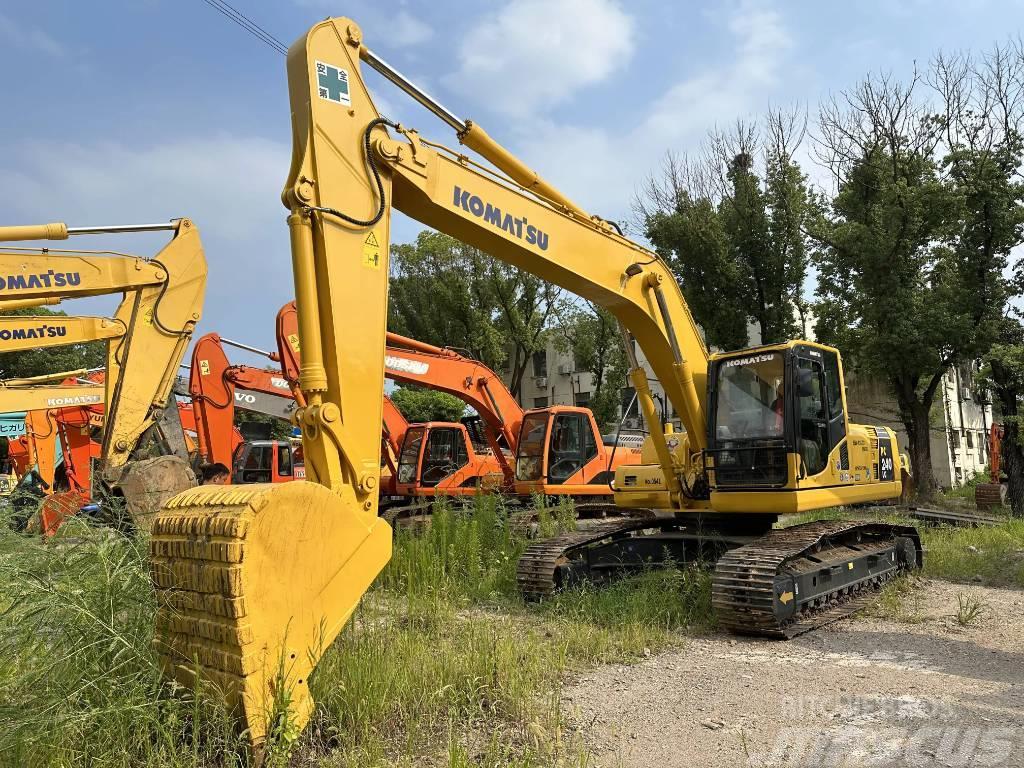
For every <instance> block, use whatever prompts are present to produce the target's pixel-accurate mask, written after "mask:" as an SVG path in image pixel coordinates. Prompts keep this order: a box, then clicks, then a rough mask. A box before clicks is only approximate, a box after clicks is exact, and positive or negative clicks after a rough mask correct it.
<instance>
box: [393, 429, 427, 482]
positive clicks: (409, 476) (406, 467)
mask: <svg viewBox="0 0 1024 768" xmlns="http://www.w3.org/2000/svg"><path fill="white" fill-rule="evenodd" d="M421 445H423V430H422V429H410V430H409V431H408V432H406V433H405V442H404V443H402V454H401V456H400V457H399V460H398V482H400V483H414V482H416V465H417V464H419V460H420V446H421Z"/></svg>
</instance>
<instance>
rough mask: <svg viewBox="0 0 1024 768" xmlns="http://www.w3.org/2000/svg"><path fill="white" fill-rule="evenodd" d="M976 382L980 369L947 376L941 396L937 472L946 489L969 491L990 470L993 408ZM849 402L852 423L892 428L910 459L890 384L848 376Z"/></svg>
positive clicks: (934, 446) (934, 432) (935, 419)
mask: <svg viewBox="0 0 1024 768" xmlns="http://www.w3.org/2000/svg"><path fill="white" fill-rule="evenodd" d="M976 378H977V368H976V367H975V366H966V367H962V368H954V369H952V370H951V371H949V372H948V373H947V374H946V375H945V376H943V378H942V383H941V384H939V390H938V392H937V393H936V396H935V404H934V406H933V407H932V413H931V419H930V429H931V452H932V470H933V471H934V473H935V481H936V482H937V483H938V484H939V485H940V486H941V487H943V488H953V487H956V486H960V485H963V484H964V483H965V482H966V481H968V480H970V479H971V478H973V477H974V476H975V475H976V474H977V473H978V472H984V471H985V469H986V467H987V465H988V430H989V427H991V426H992V406H991V405H990V404H987V403H986V404H981V403H979V402H978V398H977V385H976ZM846 401H847V408H848V409H849V412H850V418H851V419H852V420H854V421H857V422H859V423H861V424H879V425H884V426H887V427H890V428H891V429H892V430H893V431H894V432H895V433H896V439H897V442H898V443H899V447H900V451H901V452H903V453H908V444H909V441H908V439H907V433H906V430H905V429H904V428H903V423H902V422H901V421H900V418H899V409H898V408H897V406H896V401H895V399H894V398H893V397H892V395H891V394H890V393H889V389H888V386H887V385H886V384H885V383H884V382H881V381H878V380H873V379H867V378H865V377H859V376H857V375H856V374H852V373H850V372H849V371H847V382H846Z"/></svg>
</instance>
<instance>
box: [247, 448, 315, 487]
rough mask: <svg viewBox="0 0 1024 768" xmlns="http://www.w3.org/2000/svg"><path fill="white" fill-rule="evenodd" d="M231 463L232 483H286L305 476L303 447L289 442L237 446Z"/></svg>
mask: <svg viewBox="0 0 1024 768" xmlns="http://www.w3.org/2000/svg"><path fill="white" fill-rule="evenodd" d="M231 463H232V465H233V467H232V473H231V482H232V483H242V484H246V483H286V482H289V481H291V480H301V479H302V478H304V477H305V476H306V474H305V466H304V465H303V461H302V444H301V443H296V442H295V441H291V440H250V441H249V442H245V443H240V444H239V445H238V447H237V448H236V449H235V455H234V458H233V460H232V462H231Z"/></svg>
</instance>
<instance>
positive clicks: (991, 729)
mask: <svg viewBox="0 0 1024 768" xmlns="http://www.w3.org/2000/svg"><path fill="white" fill-rule="evenodd" d="M958 595H970V596H972V597H973V598H975V599H978V600H980V601H981V602H982V604H983V610H982V612H981V614H980V616H978V617H977V618H976V619H974V620H973V621H972V622H971V623H970V624H969V625H968V626H961V625H960V624H959V623H958V622H957V620H956V618H955V617H956V614H957V612H958V599H957V598H958ZM904 609H905V611H904V612H901V614H900V615H901V617H902V620H900V621H896V620H894V619H892V618H878V617H877V616H872V615H865V614H861V615H858V616H855V617H852V618H850V619H846V620H843V621H841V622H837V623H835V624H832V625H830V626H828V627H825V628H822V629H819V630H817V631H816V632H814V633H811V634H808V635H805V636H803V637H799V638H796V639H794V640H790V641H788V642H784V641H768V640H756V639H750V638H741V637H734V636H729V635H724V634H722V635H712V636H707V637H701V638H696V639H692V640H688V641H686V643H685V645H684V646H683V647H682V649H681V650H674V651H672V652H668V653H662V654H656V655H654V656H651V657H650V658H648V659H645V660H644V661H642V662H640V663H637V664H633V665H609V666H605V667H601V668H599V669H596V670H594V671H593V672H591V673H588V674H587V675H585V676H582V677H581V678H579V679H577V680H574V681H572V682H570V683H569V684H567V685H566V687H565V688H564V690H563V694H562V697H563V701H562V705H563V711H564V712H566V713H567V718H568V723H569V727H570V728H571V729H573V730H575V731H576V732H577V735H578V736H579V737H580V738H581V739H582V741H583V743H584V744H586V745H587V747H588V748H589V749H590V751H591V752H592V753H593V754H594V755H595V756H596V765H597V766H600V767H607V766H623V767H624V768H632V767H634V766H636V767H639V766H659V767H662V766H663V767H665V768H669V767H674V766H679V767H680V768H682V767H683V766H686V767H687V768H689V767H690V766H693V767H697V766H712V767H716V766H729V768H732V767H733V766H756V767H757V768H770V767H771V768H774V766H794V767H796V766H800V767H801V768H803V767H805V766H806V767H807V768H811V767H812V766H815V767H816V766H822V767H824V766H876V767H885V766H1024V658H1022V651H1024V592H1021V591H1017V590H1003V589H991V588H985V587H981V586H974V585H971V586H964V585H956V584H949V583H946V582H939V581H930V582H922V583H921V585H920V587H919V588H918V589H917V590H915V591H914V592H913V593H912V594H911V595H910V596H909V597H908V598H906V599H905V601H904Z"/></svg>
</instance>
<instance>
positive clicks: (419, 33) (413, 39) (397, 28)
mask: <svg viewBox="0 0 1024 768" xmlns="http://www.w3.org/2000/svg"><path fill="white" fill-rule="evenodd" d="M433 36H434V30H433V29H431V28H430V26H428V25H427V24H424V23H423V22H422V21H421V20H420V19H417V18H416V17H415V16H413V15H412V14H410V13H409V12H408V11H399V12H398V16H396V17H395V18H394V20H393V21H392V24H391V26H390V28H389V30H388V43H390V44H393V45H419V44H420V43H424V42H426V41H427V40H429V39H430V38H431V37H433Z"/></svg>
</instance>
